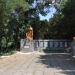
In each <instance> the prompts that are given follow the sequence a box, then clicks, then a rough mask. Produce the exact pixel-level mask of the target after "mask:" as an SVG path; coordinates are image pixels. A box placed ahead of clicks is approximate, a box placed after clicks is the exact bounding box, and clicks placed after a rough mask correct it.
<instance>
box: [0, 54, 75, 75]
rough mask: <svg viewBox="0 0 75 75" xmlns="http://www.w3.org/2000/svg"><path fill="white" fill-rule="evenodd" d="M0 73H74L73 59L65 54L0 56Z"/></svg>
mask: <svg viewBox="0 0 75 75" xmlns="http://www.w3.org/2000/svg"><path fill="white" fill-rule="evenodd" d="M0 75H75V60H74V59H72V58H71V57H70V56H69V55H65V54H49V55H45V54H37V53H36V54H35V53H32V54H21V53H17V54H14V55H12V56H10V57H7V58H0Z"/></svg>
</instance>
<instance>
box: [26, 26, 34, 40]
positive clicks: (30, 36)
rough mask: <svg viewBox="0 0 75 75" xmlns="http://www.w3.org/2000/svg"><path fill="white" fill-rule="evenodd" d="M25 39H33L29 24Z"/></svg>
mask: <svg viewBox="0 0 75 75" xmlns="http://www.w3.org/2000/svg"><path fill="white" fill-rule="evenodd" d="M26 39H27V40H28V41H32V40H33V28H32V27H31V26H29V27H28V29H27V32H26Z"/></svg>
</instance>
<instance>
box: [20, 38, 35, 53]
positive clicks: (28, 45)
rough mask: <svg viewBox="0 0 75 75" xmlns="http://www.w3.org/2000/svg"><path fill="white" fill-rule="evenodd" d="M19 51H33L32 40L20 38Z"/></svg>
mask: <svg viewBox="0 0 75 75" xmlns="http://www.w3.org/2000/svg"><path fill="white" fill-rule="evenodd" d="M20 51H21V52H33V51H34V44H33V41H28V40H24V39H21V47H20Z"/></svg>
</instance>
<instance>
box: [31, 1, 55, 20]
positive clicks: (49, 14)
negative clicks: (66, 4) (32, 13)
mask: <svg viewBox="0 0 75 75" xmlns="http://www.w3.org/2000/svg"><path fill="white" fill-rule="evenodd" d="M54 1H55V0H54ZM32 6H33V8H36V6H37V4H36V0H35V1H34V3H33V4H32ZM44 11H45V12H47V15H46V16H43V15H41V14H40V13H39V18H40V20H47V21H49V19H50V18H52V17H53V15H54V13H55V12H56V9H55V8H54V6H50V7H48V8H44Z"/></svg>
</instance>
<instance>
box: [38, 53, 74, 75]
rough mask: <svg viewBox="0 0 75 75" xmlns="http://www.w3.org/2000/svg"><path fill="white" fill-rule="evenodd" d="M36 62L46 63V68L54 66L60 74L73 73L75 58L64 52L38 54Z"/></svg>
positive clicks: (68, 74)
mask: <svg viewBox="0 0 75 75" xmlns="http://www.w3.org/2000/svg"><path fill="white" fill-rule="evenodd" d="M38 58H39V61H38V62H37V63H42V64H44V65H46V67H47V68H54V69H56V70H58V72H60V73H61V74H65V75H75V59H73V58H72V57H71V56H70V55H66V54H50V55H40V57H38Z"/></svg>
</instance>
